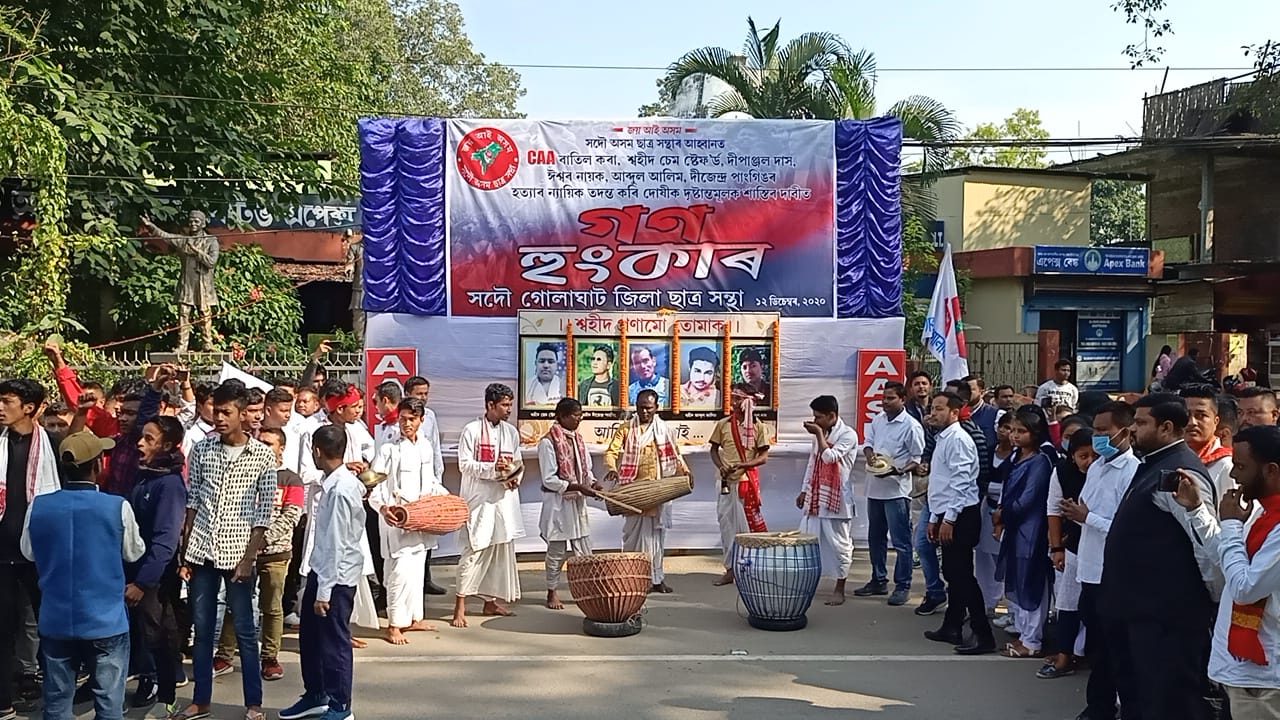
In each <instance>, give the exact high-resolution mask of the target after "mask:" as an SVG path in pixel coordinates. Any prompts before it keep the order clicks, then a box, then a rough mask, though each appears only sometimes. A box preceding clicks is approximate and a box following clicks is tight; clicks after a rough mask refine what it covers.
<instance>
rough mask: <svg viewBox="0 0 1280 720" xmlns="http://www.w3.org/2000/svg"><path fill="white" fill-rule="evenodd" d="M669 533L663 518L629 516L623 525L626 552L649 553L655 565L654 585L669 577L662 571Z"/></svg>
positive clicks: (623, 542)
mask: <svg viewBox="0 0 1280 720" xmlns="http://www.w3.org/2000/svg"><path fill="white" fill-rule="evenodd" d="M666 542H667V531H666V529H665V528H663V527H662V517H661V516H658V517H652V516H649V515H628V516H626V520H624V521H623V523H622V549H623V550H624V551H626V552H642V553H648V555H649V560H650V561H651V562H652V563H653V572H652V575H653V584H654V585H659V584H661V583H662V581H663V580H665V579H666V577H667V575H666V573H665V572H664V571H663V569H662V555H663V553H665V552H666Z"/></svg>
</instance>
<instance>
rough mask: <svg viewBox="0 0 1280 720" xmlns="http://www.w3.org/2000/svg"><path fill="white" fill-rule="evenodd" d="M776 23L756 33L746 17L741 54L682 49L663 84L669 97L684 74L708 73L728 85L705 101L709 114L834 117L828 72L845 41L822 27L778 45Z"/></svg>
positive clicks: (845, 53)
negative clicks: (715, 95)
mask: <svg viewBox="0 0 1280 720" xmlns="http://www.w3.org/2000/svg"><path fill="white" fill-rule="evenodd" d="M781 26H782V22H781V21H778V22H777V23H775V24H774V26H773V27H772V28H771V29H770V30H769V31H768V32H767V33H765V34H764V35H763V36H761V35H760V31H759V29H758V28H757V27H756V23H755V20H753V19H751V18H747V27H748V31H747V40H746V43H745V46H744V48H743V54H742V55H735V54H734V53H732V52H731V51H729V50H726V49H724V48H721V47H704V48H699V49H697V50H692V51H690V52H688V53H685V55H684V56H683V57H681V58H680V59H679V60H676V61H675V62H674V63H672V64H671V67H670V68H668V70H667V74H666V77H665V78H663V81H662V82H663V89H664V90H665V91H666V92H667V93H668V94H669V96H670V97H672V98H674V97H675V94H676V92H677V91H678V90H679V89H680V84H681V83H682V82H684V81H685V79H687V78H690V77H693V76H694V75H710V76H712V77H715V78H718V79H719V80H722V81H723V82H724V83H725V84H727V85H728V86H729V87H730V88H732V89H731V90H730V91H729V92H727V93H725V94H723V95H721V96H720V97H717V98H715V99H713V100H712V101H711V102H710V104H709V105H708V107H707V109H708V111H709V112H710V114H711V116H712V117H719V116H721V115H725V114H727V113H731V112H742V113H746V114H748V115H750V116H752V117H755V118H784V119H785V118H797V119H798V118H830V117H834V116H835V113H834V110H833V109H832V104H831V99H832V87H831V83H830V75H829V72H830V70H831V68H832V67H834V66H835V65H836V64H837V63H839V62H840V61H841V60H843V59H845V58H847V57H848V56H849V48H848V46H847V45H845V42H844V41H843V40H841V39H840V37H839V36H838V35H835V34H833V33H827V32H808V33H803V34H801V35H799V36H797V37H795V38H793V39H792V40H790V41H788V42H787V43H786V44H785V45H781V46H780V45H779V35H780V33H781Z"/></svg>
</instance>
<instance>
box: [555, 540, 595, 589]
mask: <svg viewBox="0 0 1280 720" xmlns="http://www.w3.org/2000/svg"><path fill="white" fill-rule="evenodd" d="M570 552H572V553H573V556H574V557H579V556H582V555H590V554H591V536H589V535H588V536H586V537H580V538H574V539H573V540H548V541H547V560H546V566H547V589H548V590H555V589H557V588H559V587H560V575H561V573H562V572H563V571H564V563H565V561H566V560H568V559H569V553H570Z"/></svg>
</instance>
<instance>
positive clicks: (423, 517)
mask: <svg viewBox="0 0 1280 720" xmlns="http://www.w3.org/2000/svg"><path fill="white" fill-rule="evenodd" d="M387 510H388V512H389V513H390V515H391V524H392V525H394V526H396V527H398V528H401V529H404V530H412V531H415V532H424V533H430V534H431V535H446V534H448V533H451V532H453V531H455V530H457V529H458V528H460V527H462V526H463V525H466V524H467V517H468V515H469V511H468V510H467V501H466V500H463V499H462V498H460V497H458V496H457V495H428V496H427V497H421V498H418V499H417V500H413V501H410V502H407V503H405V504H403V505H393V506H391V507H389V508H388V509H387Z"/></svg>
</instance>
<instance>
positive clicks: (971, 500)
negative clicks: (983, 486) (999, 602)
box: [924, 392, 996, 655]
mask: <svg viewBox="0 0 1280 720" xmlns="http://www.w3.org/2000/svg"><path fill="white" fill-rule="evenodd" d="M964 406H965V401H964V400H962V399H961V398H960V396H959V395H957V394H955V393H953V392H942V393H938V394H937V395H934V396H933V403H932V406H931V411H930V413H929V423H930V424H931V425H933V426H934V427H935V428H937V429H938V437H937V444H936V445H935V446H934V448H933V457H932V458H931V459H930V461H929V511H930V512H931V513H932V514H933V517H932V518H931V520H930V522H929V528H928V531H927V532H928V534H929V540H930V541H931V542H935V543H937V544H939V545H941V546H942V576H943V577H944V578H946V580H947V612H946V615H945V616H944V617H943V620H942V627H941V628H939V629H937V630H927V631H925V634H924V636H925V637H926V638H928V639H930V640H933V641H935V642H944V643H948V644H950V645H954V646H955V652H956V654H958V655H984V654H987V653H992V652H995V650H996V641H995V637H994V636H993V635H992V634H991V624H990V622H989V621H988V620H987V608H986V604H985V603H984V601H983V599H982V589H981V588H980V587H979V586H978V578H977V576H976V575H974V572H973V550H974V548H975V547H977V545H978V534H979V532H980V531H981V527H982V520H981V518H980V517H979V515H978V462H979V461H978V446H977V445H975V444H974V442H973V438H971V437H969V433H967V432H965V430H964V428H962V427H960V410H961V409H962V408H963V407H964ZM966 612H967V613H968V615H969V627H970V628H971V629H972V630H973V637H972V638H970V639H969V640H968V641H965V640H964V637H963V636H964V618H965V613H966Z"/></svg>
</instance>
